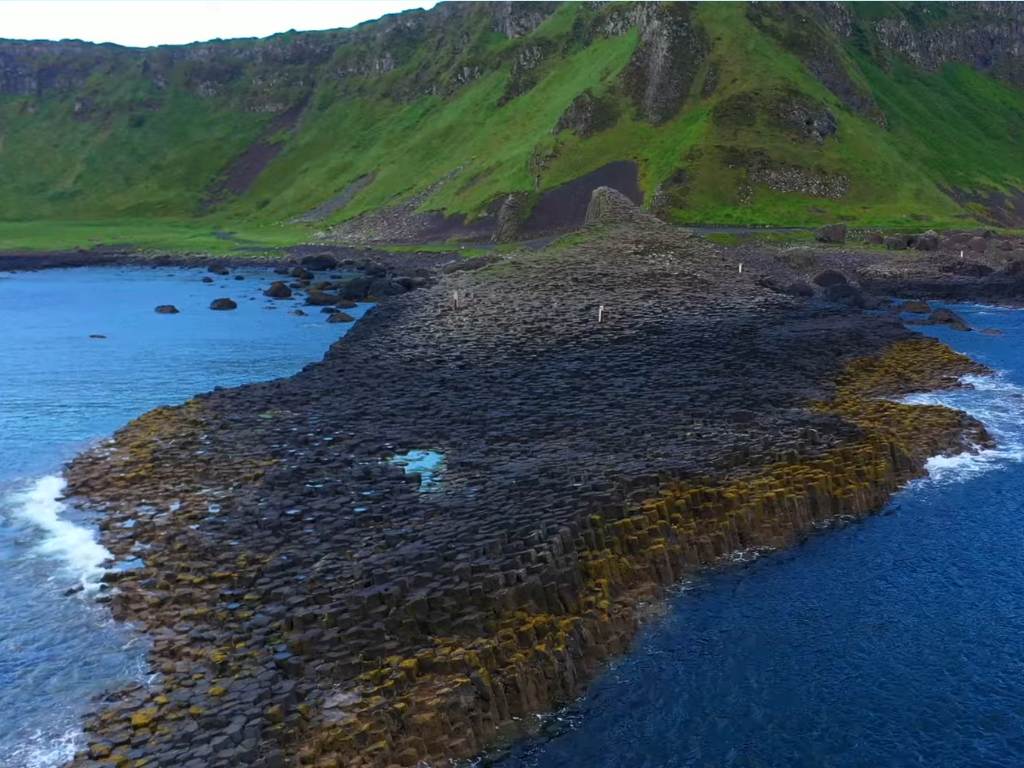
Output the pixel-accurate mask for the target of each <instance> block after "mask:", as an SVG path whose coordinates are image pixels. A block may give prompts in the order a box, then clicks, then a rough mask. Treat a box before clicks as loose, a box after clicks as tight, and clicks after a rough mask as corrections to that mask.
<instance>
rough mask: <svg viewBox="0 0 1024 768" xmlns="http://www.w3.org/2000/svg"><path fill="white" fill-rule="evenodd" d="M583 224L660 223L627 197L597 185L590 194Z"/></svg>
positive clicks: (614, 190) (617, 191) (609, 188)
mask: <svg viewBox="0 0 1024 768" xmlns="http://www.w3.org/2000/svg"><path fill="white" fill-rule="evenodd" d="M583 223H584V225H585V226H588V227H591V226H604V225H609V224H613V225H614V224H643V223H648V224H649V223H654V224H660V223H661V222H660V221H658V219H656V218H655V217H654V216H651V215H650V214H648V213H644V212H643V211H642V210H640V208H639V207H638V206H637V205H636V204H635V203H634V202H633V201H632V200H630V199H629V198H628V197H626V196H625V195H624V194H622V193H621V192H619V190H617V189H612V188H611V187H598V188H597V189H595V190H594V191H593V192H592V193H591V195H590V204H589V205H588V206H587V215H586V218H585V219H584V222H583Z"/></svg>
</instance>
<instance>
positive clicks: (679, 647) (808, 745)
mask: <svg viewBox="0 0 1024 768" xmlns="http://www.w3.org/2000/svg"><path fill="white" fill-rule="evenodd" d="M957 311H960V312H961V314H963V315H964V316H965V317H966V318H967V319H968V321H969V322H971V324H972V325H973V326H975V327H976V328H986V327H989V328H998V329H1001V330H1003V331H1004V334H1003V335H1002V336H988V335H983V334H980V333H957V332H955V331H945V330H942V329H938V330H936V329H927V330H928V332H929V333H931V334H932V335H935V336H937V337H940V338H941V339H942V340H943V341H946V342H947V343H949V344H950V345H951V346H953V347H954V348H956V349H958V350H960V351H963V352H966V353H968V354H970V355H972V356H974V357H975V358H977V359H979V360H981V361H983V362H985V363H987V364H989V365H990V366H991V367H993V368H995V369H997V370H998V371H999V373H998V374H997V375H996V376H995V377H992V378H981V379H975V380H973V385H974V388H973V389H968V390H962V391H957V392H947V393H942V394H938V395H925V396H919V397H915V398H913V399H914V400H916V401H918V402H938V403H947V404H949V405H952V406H954V407H958V408H961V409H964V410H966V411H969V412H971V413H973V414H975V415H976V416H978V417H979V418H981V419H982V420H983V421H984V422H985V423H986V424H987V425H988V426H989V428H990V431H992V432H993V433H994V434H995V436H996V437H997V439H998V440H999V443H1000V444H999V447H998V448H997V449H995V450H992V451H987V452H984V453H982V454H981V455H978V456H973V457H972V456H961V457H957V458H953V459H936V460H933V461H932V462H931V463H930V469H931V470H932V475H931V477H930V478H927V479H923V480H920V481H915V482H914V483H912V484H911V485H910V486H909V487H907V488H906V489H905V490H904V491H902V492H901V493H899V494H898V495H897V496H896V497H895V498H894V499H893V501H892V503H890V504H889V505H888V507H887V508H886V509H885V510H884V512H883V513H882V514H881V515H878V516H876V517H873V518H870V519H868V520H865V521H863V522H860V523H856V524H852V525H848V526H846V527H844V528H841V529H839V530H832V531H829V532H826V533H822V534H819V535H816V536H814V537H812V538H811V539H810V540H809V541H808V542H807V543H806V544H804V545H802V546H799V547H796V548H794V549H792V550H789V551H785V552H778V553H775V554H770V555H767V556H764V557H761V558H759V559H758V560H756V561H755V562H753V563H752V564H749V565H747V566H746V567H734V568H729V569H724V570H722V571H721V572H718V573H715V574H712V575H708V576H706V577H701V578H698V579H695V580H694V581H693V582H692V583H690V584H688V585H686V586H685V588H684V589H682V590H681V592H680V594H678V595H677V596H676V597H675V599H674V600H673V601H672V605H671V607H670V611H669V613H668V615H667V616H666V617H665V618H664V619H663V620H661V621H660V622H658V623H657V624H656V625H654V626H651V627H649V628H648V629H647V630H646V631H644V632H643V634H642V636H641V637H640V638H639V639H638V641H637V643H636V645H635V648H634V650H633V652H632V653H630V654H629V656H627V657H626V658H624V659H622V660H620V661H619V662H617V663H615V664H614V665H613V666H612V667H611V668H610V669H609V670H608V671H607V673H606V674H604V675H603V676H602V677H601V678H600V679H599V680H598V681H597V682H596V683H595V684H594V685H593V686H592V687H591V689H590V691H589V692H588V694H587V695H586V696H585V697H584V698H583V699H581V700H580V701H579V702H577V703H576V704H575V705H574V706H572V707H570V708H568V709H567V710H565V711H564V712H560V713H558V714H557V715H556V716H554V717H549V718H546V719H545V720H543V721H542V727H541V735H540V737H539V738H538V739H536V740H535V741H533V742H532V743H528V744H525V745H520V746H518V747H517V748H516V749H515V750H514V751H512V752H511V754H507V755H505V756H503V757H498V756H496V757H495V758H494V759H493V760H486V761H481V762H483V763H485V764H496V765H500V766H502V768H513V767H515V768H526V767H527V766H529V767H531V768H555V767H556V766H557V768H584V767H585V768H612V767H613V766H614V768H621V767H623V766H629V768H670V767H672V768H675V767H677V766H678V767H680V768H682V767H683V766H693V767H694V768H696V767H697V766H701V767H703V766H715V767H716V768H717V767H722V766H737V767H740V766H742V767H743V768H755V767H757V768H760V767H772V768H776V767H780V766H785V768H854V767H857V768H860V767H863V768H905V767H906V766H928V768H953V767H954V766H955V767H958V768H959V767H964V766H971V767H972V768H973V767H983V766H992V767H995V766H1005V767H1006V768H1019V766H1021V765H1024V466H1022V463H1021V462H1022V459H1024V312H1022V311H1020V310H1004V309H992V308H987V307H981V306H970V307H957Z"/></svg>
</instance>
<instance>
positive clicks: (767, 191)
mask: <svg viewBox="0 0 1024 768" xmlns="http://www.w3.org/2000/svg"><path fill="white" fill-rule="evenodd" d="M929 7H930V6H929ZM765 8H766V9H767V11H764V10H761V9H758V10H757V11H752V10H751V7H750V6H749V5H747V4H744V3H706V4H699V5H697V6H695V7H693V8H692V9H688V10H686V11H685V13H684V14H680V12H679V8H676V9H674V10H673V11H672V12H673V13H675V14H676V15H675V16H671V17H670V16H669V15H668V13H669V12H667V11H663V10H659V9H658V8H655V7H651V8H647V9H645V11H646V12H647V14H648V17H647V18H646V19H645V18H644V17H643V14H642V13H637V12H636V10H635V9H634V8H632V7H631V6H630V5H629V4H625V3H614V4H608V5H604V6H600V7H595V6H593V5H590V4H572V3H569V4H564V5H561V6H559V7H557V8H548V7H547V6H545V7H544V8H543V14H542V16H543V18H542V19H535V20H534V21H533V22H532V23H531V24H530V25H529V28H528V29H527V30H526V33H525V34H517V35H516V36H513V37H510V36H509V35H507V34H503V33H502V31H501V29H500V27H501V25H500V24H497V23H496V22H495V15H494V14H495V12H494V10H493V9H492V8H488V7H486V6H482V5H465V6H460V7H458V8H455V9H454V10H453V9H445V6H439V8H438V9H435V10H434V11H431V12H427V13H426V14H420V15H417V16H415V17H409V18H410V19H412V21H413V22H414V23H409V24H400V23H396V22H395V20H394V19H391V20H388V19H385V20H383V21H382V22H376V23H371V24H367V25H363V26H362V27H360V28H358V29H357V30H354V31H353V32H351V33H349V32H345V31H342V32H338V33H305V34H304V33H289V34H288V35H282V36H277V37H275V38H271V39H269V40H268V41H237V42H231V43H219V44H218V43H212V44H207V45H205V47H202V48H201V49H155V50H152V51H131V50H125V49H116V50H115V51H113V52H110V51H109V50H108V47H93V48H87V47H82V46H81V44H78V45H79V47H80V48H81V50H79V49H75V50H74V51H64V50H62V49H59V48H53V49H50V48H47V49H46V50H45V52H44V53H39V52H38V51H35V50H34V49H33V51H25V50H23V48H18V47H17V46H14V47H10V48H9V49H5V48H4V47H3V46H2V45H0V249H4V250H10V249H16V248H65V247H73V246H87V245H91V244H97V243H118V242H122V243H123V242H131V243H135V244H137V245H141V246H145V247H152V248H180V249H189V250H224V249H228V250H230V249H232V248H241V249H244V248H262V247H271V248H272V247H278V246H280V245H283V244H287V243H290V242H298V241H301V240H305V239H308V238H309V237H311V236H312V234H313V232H314V231H316V230H322V229H324V228H328V227H330V226H332V225H335V224H338V223H340V222H344V221H346V220H348V219H352V218H354V217H357V216H359V215H360V214H363V213H366V212H368V211H373V210H377V209H380V208H384V207H388V206H391V205H395V204H397V203H400V202H402V201H405V200H409V199H413V198H415V200H416V201H417V205H418V206H419V208H420V209H421V210H440V211H443V212H445V213H449V214H452V213H462V214H466V215H467V216H468V217H469V218H473V217H476V216H479V215H482V214H483V213H485V212H486V211H488V210H493V207H494V205H495V202H496V201H498V200H500V199H502V198H503V197H504V196H506V195H508V194H509V193H511V192H524V193H526V194H527V195H528V197H529V199H531V200H536V199H537V197H538V195H539V193H542V192H544V191H546V190H549V189H553V188H555V187H557V186H559V185H561V184H564V183H566V182H568V181H571V180H572V179H574V178H577V177H579V176H581V175H583V174H585V173H588V172H590V171H593V170H595V169H597V168H600V167H601V166H603V165H605V164H607V163H609V162H612V161H615V160H633V161H635V162H636V163H637V166H638V168H639V178H640V185H641V188H642V190H643V191H644V193H645V199H646V201H647V205H648V206H650V207H652V208H654V209H655V210H656V211H657V212H658V214H659V215H662V216H664V217H665V218H668V219H671V220H674V221H677V222H681V223H719V224H744V225H783V226H793V225H814V224H817V223H821V222H825V221H831V220H845V221H848V222H850V223H852V224H855V225H862V226H879V227H911V226H915V227H916V226H924V225H932V226H970V225H974V224H979V223H990V222H993V221H998V217H993V212H992V210H991V209H986V207H985V206H983V205H980V204H979V203H978V202H976V200H977V198H978V195H982V196H984V195H993V194H995V195H996V196H998V195H1000V194H1002V195H1013V194H1014V193H1015V192H1017V191H1019V190H1020V189H1022V188H1024V152H1021V151H1020V149H1019V147H1020V142H1021V138H1022V137H1024V91H1022V90H1021V88H1019V87H1017V86H1015V85H1013V84H1011V83H1010V82H1008V81H1007V79H1006V78H1003V79H997V78H996V77H994V76H993V75H992V74H990V73H987V72H982V71H979V70H978V69H976V68H972V67H971V66H970V62H958V61H949V62H944V63H941V64H940V65H937V66H931V67H928V68H925V67H923V66H917V65H915V64H913V63H911V62H910V61H908V60H907V59H906V58H905V57H904V56H902V55H901V54H900V52H898V51H893V50H890V49H885V48H884V46H882V45H881V44H880V42H879V37H878V35H877V34H876V30H877V28H878V27H877V24H878V23H879V19H881V20H883V21H884V20H885V19H904V18H907V19H910V22H909V23H913V24H914V25H917V27H915V28H921V25H927V24H933V23H944V24H959V23H968V22H969V21H970V20H971V19H973V20H974V21H977V19H978V15H977V12H974V11H970V10H968V11H964V10H962V9H960V10H957V11H956V13H952V12H950V11H945V10H943V9H941V8H938V7H936V10H935V13H934V14H933V17H934V18H932V17H928V16H927V13H925V12H924V11H922V7H921V6H915V7H913V8H910V9H909V10H908V8H907V6H904V5H902V4H884V5H871V6H870V7H867V8H860V7H858V8H856V9H855V10H854V12H852V13H851V14H850V16H849V19H851V21H850V23H851V24H852V25H853V27H852V32H849V31H847V32H842V31H841V30H840V31H837V30H836V27H837V25H835V24H832V23H830V19H829V18H827V17H824V16H820V15H816V14H818V13H819V11H818V10H816V9H812V10H810V11H808V13H807V14H805V15H797V13H796V12H795V11H793V10H792V6H789V7H782V6H778V7H776V6H771V5H770V4H768V5H765V6H762V9H765ZM539 9H540V6H537V7H536V8H527V9H526V10H524V11H522V13H526V14H529V13H532V14H534V15H537V14H539V13H541V11H540V10H539ZM925 11H927V8H926V9H925ZM445 14H447V15H445ZM658 14H662V16H659V15H658ZM908 14H910V15H909V16H908ZM958 14H959V16H958ZM965 14H966V16H965ZM961 16H962V17H963V18H965V19H967V21H963V20H962V19H961ZM651 18H654V19H655V22H654V23H652V22H651V21H650V19H651ZM666 19H667V21H666ZM678 19H681V21H678ZM936 20H937V21H936ZM677 23H678V24H681V25H683V27H684V28H685V31H686V34H687V35H689V36H688V37H686V38H685V39H686V41H687V42H686V46H687V47H686V48H685V49H684V48H683V47H682V44H680V45H679V46H678V49H677V50H675V53H673V54H672V55H673V56H674V57H675V58H673V59H672V61H671V62H670V64H671V66H676V67H678V71H679V72H684V73H685V77H684V76H683V75H680V79H679V80H678V81H677V84H678V83H681V84H682V85H681V86H680V87H682V88H683V92H682V94H681V98H680V99H679V103H678V104H675V105H674V106H673V108H672V109H671V110H670V111H669V114H668V115H667V117H658V118H652V117H651V116H650V115H649V114H646V113H645V110H644V108H643V105H642V104H641V101H642V99H641V95H640V94H641V93H642V91H643V88H644V86H645V84H650V82H651V81H649V80H648V81H644V79H643V78H644V77H645V76H647V75H644V74H643V73H644V72H645V71H647V72H649V71H653V70H651V69H648V70H645V69H644V64H645V59H644V58H643V57H644V56H647V55H650V54H649V53H648V50H649V49H650V46H649V45H647V42H649V40H650V39H652V38H653V37H656V36H657V35H663V34H669V35H671V34H676V37H675V38H671V39H674V40H679V39H680V37H679V33H678V32H671V31H670V32H668V33H666V32H665V29H666V28H669V29H670V30H671V25H672V24H677ZM375 24H376V26H375ZM666 25H667V26H666ZM520 31H521V30H520ZM55 45H58V46H59V45H63V44H55ZM94 49H95V50H94ZM51 50H52V51H55V52H54V53H52V54H51V53H50V51H51ZM5 51H6V56H7V58H6V59H5ZM82 51H84V53H83V52H82ZM193 53H194V54H196V55H191V54H193ZM199 53H202V55H198V54H199ZM87 54H88V56H92V57H93V58H89V59H88V61H85V60H84V59H83V57H86V55H87ZM51 55H52V56H53V57H54V58H53V59H52V60H51V59H49V58H47V59H46V60H45V61H42V60H41V59H42V58H46V57H49V56H51ZM687 56H689V57H690V59H689V60H687V58H686V57H687ZM5 61H8V62H10V61H14V64H13V65H11V64H9V63H8V65H7V70H5V69H4V66H5ZM33 66H36V68H37V70H38V71H37V72H36V73H35V74H36V75H38V77H37V78H36V80H37V81H38V82H36V81H33V82H32V85H33V86H34V87H28V86H26V85H25V82H27V80H26V76H25V72H26V71H28V72H30V73H31V72H33V71H34V70H33V69H32V68H33ZM12 67H13V69H12ZM669 69H671V67H669ZM5 71H6V72H7V73H8V74H7V75H5ZM54 71H56V72H58V76H57V77H56V78H54V77H52V76H49V77H50V80H53V81H54V82H52V83H51V82H48V81H46V78H44V77H43V75H42V74H40V73H52V72H54ZM10 72H13V73H14V74H13V75H11V74H10ZM638 72H640V75H638V74H637V73H638ZM823 72H824V74H822V73H823ZM62 73H63V74H62ZM339 73H343V74H339ZM15 76H17V77H15ZM5 77H6V79H5ZM638 77H639V80H638ZM18 78H20V79H18ZM837 82H838V83H839V85H838V86H837V85H836V83H837ZM5 83H6V86H5ZM11 83H14V85H11ZM672 84H673V83H669V85H672ZM655 85H659V86H660V85H661V84H659V83H655ZM661 87H662V90H665V88H664V87H663V86H661ZM654 91H655V92H657V91H658V89H657V88H655V89H654ZM584 92H588V93H590V94H591V95H593V96H594V97H595V98H596V99H597V100H598V101H599V102H600V104H601V105H602V109H603V110H604V115H605V118H606V119H605V120H604V121H603V122H602V123H601V124H600V125H599V126H597V128H596V129H595V130H593V131H589V132H588V131H582V132H581V133H582V134H583V135H577V133H574V132H573V131H572V130H560V131H557V132H556V130H555V129H556V125H557V124H558V122H559V118H560V117H561V116H562V115H563V113H565V112H566V110H567V108H568V107H569V106H570V104H572V103H573V100H574V99H576V97H578V96H579V95H580V94H582V93H584ZM851 93H853V94H855V97H856V98H852V97H851V96H850V94H851ZM864 104H867V105H868V106H867V107H865V106H864ZM289 107H294V108H295V112H296V113H298V114H299V117H298V119H297V121H296V122H294V123H288V122H286V123H280V115H281V113H282V112H283V111H285V110H286V109H288V108H289ZM300 108H301V111H300ZM812 119H813V120H815V121H819V122H820V123H821V124H822V125H824V126H826V128H825V129H823V130H822V131H821V132H819V133H818V134H813V135H811V134H812V133H813V132H811V131H810V129H809V128H808V127H807V126H808V125H809V124H810V121H811V120H812ZM817 125H818V123H817V122H816V123H815V126H817ZM815 130H818V129H817V128H815ZM254 144H255V145H257V146H264V145H266V146H271V147H273V150H274V151H273V152H269V153H268V156H270V155H272V156H273V159H271V160H269V162H267V163H266V164H265V165H264V164H263V162H262V161H261V162H258V163H256V164H255V165H253V167H251V168H249V169H248V170H247V171H246V170H245V168H244V166H245V162H248V161H244V158H246V157H247V156H248V155H246V152H247V150H249V149H250V148H251V147H253V145H254ZM275 153H276V154H275ZM257 154H258V153H257ZM240 157H241V158H243V161H241V165H242V166H243V175H245V174H246V173H247V174H248V176H247V177H246V179H245V181H244V182H243V183H240V185H239V187H240V191H239V192H238V193H237V194H228V195H226V196H221V199H218V200H217V201H216V203H215V204H211V202H210V201H211V191H212V190H213V189H215V188H216V186H217V185H218V180H221V181H223V179H225V178H226V177H228V176H230V175H231V174H233V173H236V172H237V167H239V163H240V161H239V160H238V158H240ZM233 169H234V170H233ZM249 177H251V178H249ZM360 179H362V180H363V181H364V182H366V183H363V184H361V185H360V186H359V188H358V191H357V192H355V193H354V194H353V195H352V196H351V199H350V200H348V202H347V203H346V204H344V205H339V206H337V207H336V210H332V211H330V212H329V214H328V215H327V216H326V217H325V218H323V219H322V220H318V221H312V222H309V221H307V222H304V223H303V222H301V221H299V220H298V217H301V216H302V215H303V214H307V213H308V212H310V211H312V210H314V209H316V208H317V207H318V206H320V205H321V204H323V203H324V202H325V201H328V200H331V199H332V198H334V197H336V196H337V195H339V194H342V193H343V192H345V190H347V189H349V188H350V187H351V185H352V184H353V183H354V182H356V181H357V180H360ZM972 196H973V198H972ZM968 198H971V199H974V200H975V202H968V201H967V199H968ZM958 200H959V201H960V202H958ZM225 233H235V234H234V235H230V234H225Z"/></svg>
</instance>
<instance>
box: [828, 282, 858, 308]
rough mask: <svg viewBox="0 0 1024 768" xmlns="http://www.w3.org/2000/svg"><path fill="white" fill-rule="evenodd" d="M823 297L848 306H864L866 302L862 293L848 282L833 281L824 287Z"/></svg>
mask: <svg viewBox="0 0 1024 768" xmlns="http://www.w3.org/2000/svg"><path fill="white" fill-rule="evenodd" d="M825 298H826V299H827V300H828V301H834V302H836V303H837V304H845V305H846V306H848V307H857V308H861V309H863V308H865V307H866V306H867V302H866V300H865V298H864V294H863V293H861V291H860V289H859V288H857V287H856V286H853V285H850V284H849V283H835V284H833V285H829V286H828V287H827V288H825Z"/></svg>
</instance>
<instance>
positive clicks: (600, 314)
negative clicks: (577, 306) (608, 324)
mask: <svg viewBox="0 0 1024 768" xmlns="http://www.w3.org/2000/svg"><path fill="white" fill-rule="evenodd" d="M597 322H599V323H603V322H604V304H602V305H601V306H599V307H598V308H597Z"/></svg>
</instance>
